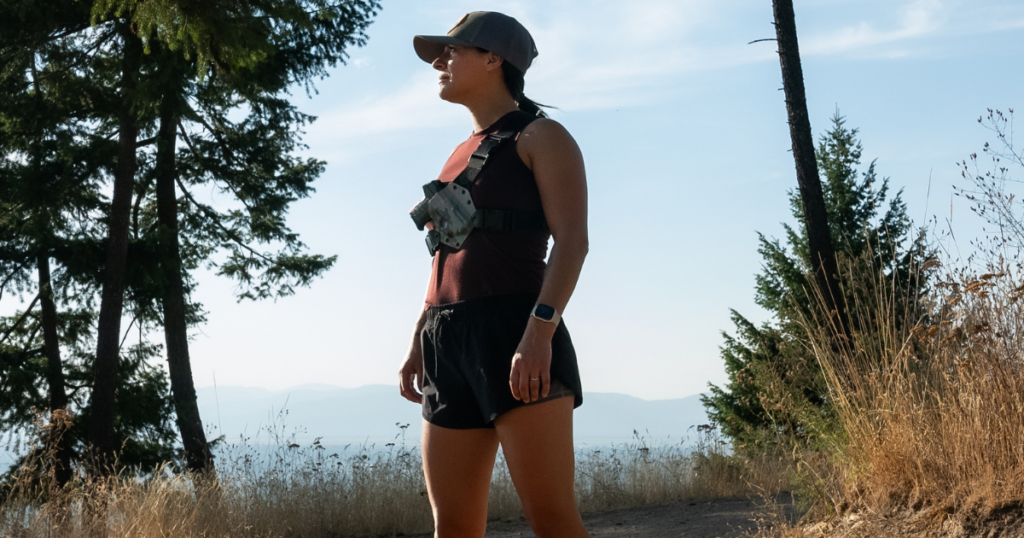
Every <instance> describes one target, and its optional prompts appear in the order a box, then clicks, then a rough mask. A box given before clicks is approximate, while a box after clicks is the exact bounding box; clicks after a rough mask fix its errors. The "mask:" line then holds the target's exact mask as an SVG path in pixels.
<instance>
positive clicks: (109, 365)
mask: <svg viewBox="0 0 1024 538" xmlns="http://www.w3.org/2000/svg"><path fill="white" fill-rule="evenodd" d="M123 39H124V49H123V52H122V54H123V57H122V67H121V69H122V71H121V111H120V114H121V117H120V131H119V134H118V144H119V150H118V154H117V166H116V168H115V169H114V196H113V200H112V202H111V206H110V215H109V221H108V223H107V226H108V230H107V257H106V263H105V265H104V268H103V293H102V295H101V302H100V319H99V326H98V328H97V331H96V363H95V367H94V371H95V372H94V373H95V381H94V383H93V389H92V400H91V407H92V412H91V416H90V417H89V443H90V444H91V445H92V450H93V455H94V457H96V458H97V461H96V462H95V463H96V464H98V466H99V467H98V470H99V472H101V473H104V472H106V471H107V470H108V467H107V466H108V465H109V464H110V463H112V461H113V460H111V459H110V457H111V456H112V454H113V451H114V418H115V414H116V402H115V394H114V393H115V391H116V388H117V375H118V373H117V364H118V356H119V351H120V350H119V348H120V341H119V339H120V335H121V310H122V307H123V305H124V279H125V266H126V264H127V258H128V225H129V217H130V216H131V199H132V190H133V187H134V183H135V168H136V160H135V159H136V157H135V151H136V146H137V144H138V140H137V138H138V132H139V127H138V119H137V110H136V85H137V80H136V78H137V77H138V75H139V66H140V64H141V61H142V43H141V42H140V41H139V39H138V37H137V36H135V35H134V34H133V33H132V32H131V30H130V29H129V28H128V27H127V25H125V28H124V30H123Z"/></svg>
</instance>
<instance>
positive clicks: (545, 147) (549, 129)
mask: <svg viewBox="0 0 1024 538" xmlns="http://www.w3.org/2000/svg"><path fill="white" fill-rule="evenodd" d="M518 149H519V157H520V158H521V159H522V160H523V162H524V163H525V164H526V165H527V166H528V167H530V169H531V170H532V169H533V161H534V160H535V159H536V158H537V157H539V156H543V155H546V154H553V155H558V154H560V153H563V154H564V152H565V151H579V147H578V146H577V145H576V140H575V139H573V137H572V135H571V134H569V131H568V129H566V128H565V126H563V125H562V124H561V123H558V122H557V121H555V120H553V119H551V118H538V119H536V120H534V121H533V122H531V123H530V124H529V125H527V126H526V127H525V128H524V129H523V132H522V133H521V134H520V135H519V140H518Z"/></svg>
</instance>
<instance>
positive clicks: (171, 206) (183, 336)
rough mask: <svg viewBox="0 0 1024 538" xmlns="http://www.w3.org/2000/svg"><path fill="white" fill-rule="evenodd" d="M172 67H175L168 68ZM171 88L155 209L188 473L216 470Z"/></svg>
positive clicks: (163, 107) (170, 364)
mask: <svg viewBox="0 0 1024 538" xmlns="http://www.w3.org/2000/svg"><path fill="white" fill-rule="evenodd" d="M169 69H173V68H170V67H169ZM175 90H176V89H175V88H169V91H167V92H165V93H164V95H163V99H162V100H161V102H160V131H159V133H158V134H157V156H156V171H157V172H156V173H157V176H156V206H157V219H158V221H159V223H160V232H159V234H160V245H161V264H162V265H163V273H164V277H165V278H166V279H167V280H166V284H165V286H164V293H163V310H164V338H165V341H166V343H167V368H168V370H169V371H170V376H171V394H172V396H173V398H174V412H175V414H176V415H177V420H178V429H179V431H181V441H182V443H183V444H184V446H185V458H186V461H187V464H188V468H189V470H192V471H197V472H207V471H212V470H213V458H212V457H211V455H210V446H209V444H207V442H206V433H205V432H204V431H203V421H202V420H201V419H200V417H199V405H198V403H197V402H196V389H195V384H194V383H193V382H192V364H191V361H190V359H189V354H188V325H187V324H186V322H185V308H186V303H185V284H184V281H183V278H182V271H181V254H180V251H179V248H178V200H177V194H176V193H175V189H174V182H175V176H176V174H177V169H176V163H175V147H174V146H175V142H177V130H178V122H179V121H180V116H179V114H178V99H179V97H178V95H177V93H176V91H175Z"/></svg>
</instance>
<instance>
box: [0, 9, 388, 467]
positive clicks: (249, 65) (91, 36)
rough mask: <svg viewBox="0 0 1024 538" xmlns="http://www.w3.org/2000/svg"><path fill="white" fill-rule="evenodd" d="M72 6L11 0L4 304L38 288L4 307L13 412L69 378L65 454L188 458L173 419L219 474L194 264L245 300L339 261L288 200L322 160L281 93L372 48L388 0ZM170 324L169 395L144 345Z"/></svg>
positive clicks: (7, 414)
mask: <svg viewBox="0 0 1024 538" xmlns="http://www.w3.org/2000/svg"><path fill="white" fill-rule="evenodd" d="M59 4H60V5H59V6H54V8H55V9H54V12H53V13H49V12H47V13H43V12H42V11H41V10H39V9H37V7H36V6H34V5H33V3H32V2H30V1H28V0H12V1H11V2H7V3H4V5H3V6H0V92H2V93H3V94H4V95H5V98H7V99H6V101H5V102H4V103H0V153H2V154H3V156H4V157H7V158H6V159H4V160H3V161H2V162H0V298H2V297H3V293H5V292H6V293H8V296H10V295H9V294H10V293H16V294H28V295H29V296H30V297H35V299H34V300H33V301H32V302H31V304H30V306H29V307H28V308H27V309H25V311H24V312H19V313H17V314H16V315H15V316H13V317H11V318H9V319H5V320H0V331H2V332H0V338H3V341H2V342H0V385H2V387H3V388H4V389H5V390H4V392H3V393H2V395H0V423H2V424H3V425H4V426H7V428H6V429H7V431H15V430H17V429H18V428H24V427H25V426H26V425H27V424H29V423H31V422H32V418H33V417H32V416H31V412H30V409H31V408H32V407H33V406H34V407H37V408H45V407H46V400H47V399H46V398H44V395H43V394H41V393H40V392H39V390H38V388H39V387H46V386H48V387H49V391H50V393H49V396H51V397H50V398H49V399H48V401H49V406H50V408H51V409H55V408H56V406H57V405H59V404H60V402H61V399H60V397H59V394H60V393H61V392H62V390H61V389H60V385H61V381H60V377H61V375H59V374H63V378H64V384H65V389H64V391H63V392H65V393H66V396H67V399H66V411H69V412H70V413H71V414H70V415H69V416H72V417H73V420H72V421H71V423H70V424H71V426H70V430H69V431H71V433H72V435H70V436H68V437H67V439H69V440H72V441H70V442H73V444H74V450H73V454H72V456H71V457H73V458H76V459H78V461H79V462H81V457H82V454H83V450H84V449H85V448H86V443H85V440H86V439H88V440H90V441H91V447H92V448H93V449H94V450H95V452H96V454H97V455H98V456H100V458H101V459H100V462H99V463H101V464H102V463H105V462H109V461H111V460H110V459H109V458H110V457H111V455H112V453H113V451H114V449H115V448H116V447H123V449H121V453H120V454H119V455H118V461H119V462H120V463H122V464H127V465H130V466H136V467H139V468H147V466H151V465H155V464H157V463H159V462H162V461H167V460H172V459H176V456H175V454H174V453H173V442H174V438H175V436H174V435H173V430H172V429H169V428H168V425H169V424H170V423H171V421H172V417H173V418H174V419H176V421H177V423H178V430H179V432H180V434H181V440H182V442H183V444H184V445H185V447H184V448H185V458H184V464H185V465H186V466H188V467H189V468H192V469H194V470H206V469H208V468H209V467H208V466H209V464H211V463H212V460H211V458H210V456H209V454H210V453H209V446H208V444H207V441H206V439H205V435H204V433H203V431H202V421H201V419H200V417H199V414H198V406H197V405H196V401H195V389H194V386H193V384H192V378H191V366H190V364H189V358H188V332H187V331H188V328H189V327H192V326H195V325H196V324H198V323H200V322H202V320H203V312H202V310H201V307H200V306H199V305H197V304H194V303H192V302H191V301H190V300H189V294H190V292H191V290H192V289H193V288H194V286H195V282H194V280H193V279H192V277H191V273H192V272H193V271H194V270H196V269H197V268H198V267H200V266H205V265H208V264H210V263H211V262H212V260H214V259H222V260H224V261H222V262H220V271H219V273H220V274H221V275H223V276H226V277H228V278H232V279H235V280H236V281H238V282H239V284H240V291H239V296H240V298H245V299H262V298H268V297H279V296H283V295H288V294H290V293H294V290H295V288H296V287H298V286H306V285H309V284H310V283H311V282H312V281H313V280H314V279H315V278H316V277H317V276H319V275H320V274H322V273H323V272H324V271H326V270H327V269H328V268H329V267H330V266H331V265H332V264H333V263H334V261H335V257H333V256H322V255H316V254H309V253H307V252H306V247H305V245H304V244H303V243H302V242H301V241H300V239H299V237H298V235H297V234H295V233H294V232H293V231H292V230H290V229H289V228H288V226H287V219H286V217H287V213H288V208H289V206H290V204H291V203H292V202H293V201H295V200H297V199H299V198H302V197H306V196H309V195H310V194H312V193H313V188H312V185H311V184H312V182H313V181H314V180H315V179H316V178H317V177H318V176H319V174H320V173H321V172H322V171H323V168H324V163H323V162H320V161H317V160H313V159H302V158H299V157H297V156H296V155H295V153H296V152H297V150H299V149H301V148H302V146H301V143H300V139H299V136H300V134H301V128H302V126H303V125H305V124H307V123H308V122H310V121H312V120H313V118H312V117H310V116H307V115H305V114H302V113H301V112H299V111H298V110H297V109H296V107H295V106H294V105H292V104H291V103H289V101H288V100H287V92H288V90H289V88H290V87H291V86H292V85H294V84H301V85H303V86H304V87H305V88H306V90H307V91H310V90H311V89H312V81H313V80H314V79H315V78H316V77H323V76H326V74H327V71H326V69H327V67H329V66H333V65H335V64H337V63H339V62H341V63H343V62H344V61H345V59H346V57H347V50H348V49H349V48H350V47H352V46H360V45H362V44H364V43H365V40H366V34H365V30H366V28H367V26H368V24H369V23H370V21H371V20H372V18H373V16H375V15H376V9H378V7H379V3H378V2H377V0H345V1H341V2H337V3H326V2H322V1H319V0H263V1H260V0H257V1H252V2H242V3H239V2H228V1H225V0H211V1H209V2H198V3H197V2H184V1H178V0H171V1H164V0H160V1H158V0H142V1H137V0H98V1H97V2H95V3H94V4H92V5H89V4H88V3H86V2H81V1H74V0H59ZM65 4H67V5H65ZM56 8H67V9H56ZM33 65H35V66H37V67H38V70H39V71H41V72H45V75H46V76H45V77H43V79H41V80H45V81H46V82H45V83H44V84H43V87H42V91H33V90H32V84H31V81H32V80H33V78H32V73H33V71H32V69H31V68H30V67H31V66H33ZM33 99H35V100H36V101H38V102H36V103H35V105H33V106H36V108H31V107H29V106H27V105H32V104H33V102H32V100H33ZM40 107H41V108H40ZM40 110H43V111H44V112H46V113H45V114H39V113H38V112H39V111H40ZM51 112H52V114H51ZM239 118H241V119H239ZM44 124H45V125H44ZM44 143H45V144H47V145H46V146H45V147H43V146H41V145H40V144H44ZM33 148H36V149H40V148H41V149H42V150H41V151H36V153H33V151H34V150H33ZM33 154H37V155H44V156H46V158H45V159H43V160H41V161H38V162H36V161H33V160H32V159H30V158H28V156H31V155H33ZM44 176H45V177H47V178H49V179H47V180H46V181H48V182H49V183H47V182H43V181H41V179H40V178H42V177H44ZM200 186H213V187H216V188H218V189H219V190H220V191H221V192H223V193H226V194H228V195H229V196H230V197H232V198H233V199H234V200H235V202H236V204H235V208H232V209H227V210H223V209H217V208H214V207H212V206H211V205H210V204H203V203H202V202H201V201H199V200H197V199H196V198H195V197H194V196H193V195H192V190H193V189H195V188H197V187H200ZM56 187H60V188H56ZM111 187H112V188H111ZM105 192H113V194H114V196H113V198H112V199H107V198H106V197H105V196H104V194H103V193H105ZM229 207H232V204H229ZM41 215H48V217H47V218H49V219H50V220H48V221H46V222H48V223H49V224H46V225H45V226H44V225H40V224H39V223H41V222H43V220H41V219H42V216H41ZM225 251H226V257H224V256H220V255H219V253H221V252H225ZM50 262H52V266H51V263H50ZM48 276H49V278H47V277H48ZM48 280H49V283H47V281H48ZM50 298H52V299H53V300H52V302H51V301H48V299H50ZM51 303H52V304H51ZM36 305H41V306H40V308H39V309H37V308H36ZM97 306H98V307H99V308H98V311H97V308H96V307H97ZM40 309H41V310H42V313H41V314H40V313H37V310H40ZM125 314H128V315H129V317H130V319H132V321H131V324H130V327H129V328H128V330H127V331H125V330H124V328H123V327H121V326H120V321H121V317H122V316H123V315H125ZM54 319H56V326H54V321H53V320H54ZM97 321H98V323H97ZM157 328H160V329H162V332H163V336H164V341H165V343H166V351H167V358H168V370H169V372H170V390H168V378H167V375H166V374H164V373H163V372H162V370H161V369H159V368H154V367H153V366H152V365H151V364H150V362H149V361H151V360H152V359H153V358H154V357H156V356H158V355H159V354H160V353H161V346H159V345H155V344H153V343H151V342H150V341H149V338H150V334H151V333H152V332H153V331H154V330H155V329H157ZM136 331H137V337H136V336H135V332H136ZM129 333H132V334H133V336H132V338H131V339H130V340H131V341H133V342H134V344H132V345H130V346H129V347H126V346H125V343H126V341H128V340H129V338H128V336H127V335H128V334H129ZM54 335H56V339H57V341H58V343H59V345H58V346H56V347H55V346H54V345H53V341H54ZM91 346H95V347H93V349H94V350H95V353H93V352H91V351H90V350H89V348H90V347H91ZM58 366H59V367H58ZM7 389H10V390H7ZM172 402H173V405H172ZM57 466H62V467H66V465H64V463H63V460H62V462H55V465H54V467H55V468H56V467H57ZM98 469H100V470H104V469H105V467H104V466H103V465H101V466H100V467H98Z"/></svg>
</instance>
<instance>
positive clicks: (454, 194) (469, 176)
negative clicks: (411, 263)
mask: <svg viewBox="0 0 1024 538" xmlns="http://www.w3.org/2000/svg"><path fill="white" fill-rule="evenodd" d="M535 119H536V117H533V116H529V115H527V114H522V115H516V116H515V117H514V118H512V120H513V121H510V122H508V123H509V125H508V126H506V127H505V128H504V129H502V130H500V131H498V132H496V133H493V134H489V135H487V136H486V137H485V138H484V139H483V140H481V141H480V145H479V146H477V148H476V150H475V151H473V154H472V155H470V156H469V162H468V163H467V164H466V168H464V169H463V170H462V172H460V173H459V175H458V176H457V177H456V178H455V179H454V180H453V181H451V182H443V181H441V180H437V179H435V180H434V181H431V182H430V183H427V184H426V185H424V186H423V196H424V197H423V200H420V202H419V203H418V204H416V206H415V207H413V208H412V211H410V212H409V215H410V216H411V217H412V220H413V222H415V223H416V228H417V229H419V230H420V231H422V230H423V228H424V227H425V226H426V224H427V223H428V222H433V223H434V226H433V229H431V230H429V231H428V232H427V237H426V241H427V249H428V250H429V251H430V255H431V256H433V255H434V254H436V253H437V250H438V249H439V248H441V245H442V244H445V245H448V246H449V247H451V248H453V249H455V250H458V249H460V248H462V245H463V244H465V242H466V238H467V237H469V234H470V233H472V232H473V230H475V229H478V228H480V229H484V230H496V231H502V232H513V231H540V230H547V229H548V224H547V220H546V219H545V218H544V211H543V210H542V209H536V210H519V209H477V208H476V206H475V205H474V204H473V198H472V196H471V194H470V192H471V190H472V188H473V182H474V181H476V178H477V176H478V175H480V172H481V171H482V170H483V169H484V166H486V165H487V160H488V159H489V158H490V156H491V155H493V154H494V152H495V151H497V150H498V148H500V147H502V146H503V145H504V144H505V143H506V142H508V141H509V140H513V139H515V137H516V136H517V135H518V134H519V133H520V132H522V130H523V129H524V128H526V126H527V125H529V124H530V123H531V122H532V121H533V120H535Z"/></svg>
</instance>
